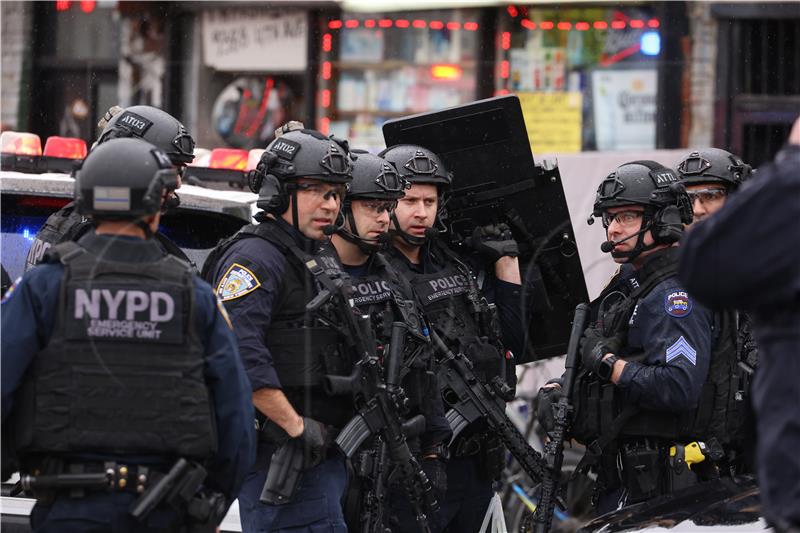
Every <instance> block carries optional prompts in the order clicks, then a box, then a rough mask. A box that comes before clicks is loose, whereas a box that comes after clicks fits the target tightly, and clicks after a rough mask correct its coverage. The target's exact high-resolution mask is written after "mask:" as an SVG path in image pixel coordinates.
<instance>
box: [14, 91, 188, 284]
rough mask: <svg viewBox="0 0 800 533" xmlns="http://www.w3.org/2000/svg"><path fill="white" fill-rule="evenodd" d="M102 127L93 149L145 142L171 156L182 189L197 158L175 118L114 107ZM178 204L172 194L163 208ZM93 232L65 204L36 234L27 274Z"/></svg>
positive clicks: (165, 242)
mask: <svg viewBox="0 0 800 533" xmlns="http://www.w3.org/2000/svg"><path fill="white" fill-rule="evenodd" d="M100 124H105V125H104V127H103V132H102V133H101V134H100V137H99V138H98V139H97V142H96V143H95V145H94V146H98V145H100V144H103V143H104V142H106V141H109V140H111V139H117V138H127V137H132V138H140V139H144V140H145V141H147V142H149V143H150V144H153V145H154V146H156V147H157V148H159V149H160V150H161V151H162V152H164V153H165V154H166V155H167V157H169V159H170V161H171V162H172V164H173V165H174V166H175V168H176V169H177V170H178V187H180V184H181V175H182V174H183V169H184V168H185V167H186V165H187V164H188V163H191V162H192V160H193V159H194V146H195V144H194V139H192V136H191V135H189V133H188V132H187V131H186V128H184V127H183V124H181V123H180V122H179V121H178V120H177V119H175V117H173V116H172V115H170V114H169V113H166V112H165V111H162V110H161V109H158V108H156V107H152V106H148V105H136V106H131V107H129V108H127V109H122V108H120V107H117V106H114V107H113V108H111V109H109V111H108V112H107V113H106V116H105V117H104V119H103V120H102V121H101V122H100ZM100 124H98V125H100ZM176 188H177V187H176ZM179 203H180V200H179V198H178V196H177V194H176V193H175V192H174V191H172V192H171V193H170V196H169V198H168V199H167V201H166V202H165V203H164V206H163V207H164V209H170V208H175V207H177V206H178V205H179ZM90 229H91V222H90V221H89V220H88V219H87V218H85V217H82V216H80V214H79V213H77V212H76V210H75V203H74V202H70V203H69V204H67V205H65V206H64V207H62V208H61V209H60V210H58V211H56V212H55V213H53V214H52V215H50V216H49V217H48V218H47V220H46V221H45V223H44V226H42V228H41V229H40V230H39V232H38V233H37V234H36V238H35V239H34V240H33V243H31V248H30V250H29V251H28V256H27V258H26V260H25V271H26V272H27V271H28V270H30V269H31V268H33V267H34V266H35V265H36V264H37V263H39V262H40V261H41V260H42V257H44V253H45V252H46V251H47V249H48V248H50V247H51V246H54V245H56V244H59V243H62V242H66V241H75V240H78V239H79V238H80V237H81V236H82V235H84V234H85V233H86V232H88V231H89V230H90ZM155 240H156V242H157V243H158V244H159V245H160V246H161V247H162V248H163V249H164V250H165V251H166V252H167V253H169V254H170V255H174V256H175V257H177V258H178V259H182V260H184V261H186V262H188V263H191V261H190V260H189V258H188V257H186V254H184V253H183V251H182V250H181V249H180V248H179V247H178V246H177V245H176V244H175V243H173V242H172V241H170V240H169V239H168V238H167V237H166V236H164V235H163V234H161V233H156V234H155Z"/></svg>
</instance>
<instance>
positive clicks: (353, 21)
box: [344, 19, 358, 28]
mask: <svg viewBox="0 0 800 533" xmlns="http://www.w3.org/2000/svg"><path fill="white" fill-rule="evenodd" d="M344 27H345V28H358V21H357V20H356V19H349V20H346V21H344Z"/></svg>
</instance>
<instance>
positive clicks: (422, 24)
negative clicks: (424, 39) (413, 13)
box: [411, 19, 428, 28]
mask: <svg viewBox="0 0 800 533" xmlns="http://www.w3.org/2000/svg"><path fill="white" fill-rule="evenodd" d="M411 25H412V26H414V27H415V28H424V27H426V26H427V25H428V23H427V22H425V21H424V20H420V19H417V20H415V21H414V22H412V23H411Z"/></svg>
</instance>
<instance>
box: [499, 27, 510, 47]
mask: <svg viewBox="0 0 800 533" xmlns="http://www.w3.org/2000/svg"><path fill="white" fill-rule="evenodd" d="M500 47H501V48H502V49H503V50H508V49H509V48H511V32H508V31H504V32H503V34H502V35H501V36H500Z"/></svg>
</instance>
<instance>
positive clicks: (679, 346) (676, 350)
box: [666, 335, 697, 366]
mask: <svg viewBox="0 0 800 533" xmlns="http://www.w3.org/2000/svg"><path fill="white" fill-rule="evenodd" d="M678 357H683V358H685V359H686V360H687V361H689V362H690V363H692V364H693V365H695V366H696V365H697V350H695V349H694V348H693V347H692V345H691V344H689V341H687V340H686V339H685V338H684V337H683V335H681V337H680V338H679V339H678V340H677V341H675V343H674V344H673V345H672V346H670V347H669V348H667V353H666V362H667V363H669V362H670V361H673V360H675V359H677V358H678Z"/></svg>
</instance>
